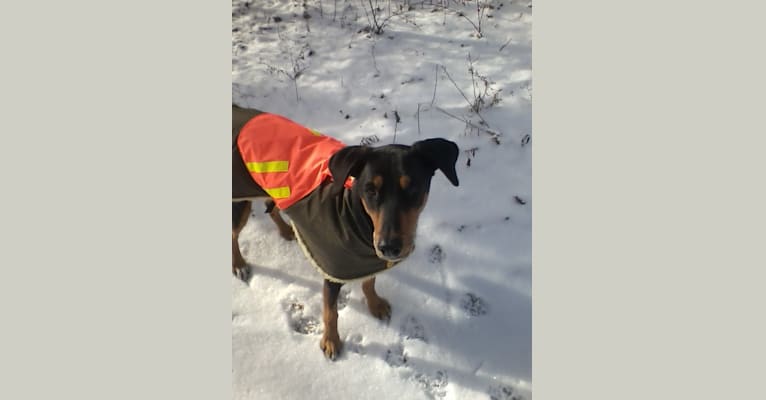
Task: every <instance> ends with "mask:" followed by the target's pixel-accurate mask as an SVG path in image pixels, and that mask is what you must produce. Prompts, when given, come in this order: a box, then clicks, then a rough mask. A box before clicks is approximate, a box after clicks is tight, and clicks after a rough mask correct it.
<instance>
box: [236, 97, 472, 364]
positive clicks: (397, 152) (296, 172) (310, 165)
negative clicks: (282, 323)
mask: <svg viewBox="0 0 766 400" xmlns="http://www.w3.org/2000/svg"><path fill="white" fill-rule="evenodd" d="M458 155H459V150H458V146H457V145H456V144H455V143H454V142H451V141H449V140H445V139H440V138H433V139H426V140H421V141H417V142H415V143H413V144H412V145H411V146H406V145H400V144H390V145H385V146H380V147H367V146H346V145H345V144H343V143H341V142H340V141H337V140H335V139H333V138H331V137H329V136H326V135H323V134H321V133H319V132H316V131H314V130H312V129H309V128H306V127H303V126H301V125H299V124H297V123H295V122H293V121H290V120H289V119H287V118H284V117H281V116H278V115H275V114H271V113H266V112H263V111H259V110H255V109H247V108H241V107H238V106H236V105H232V273H233V274H234V275H236V276H237V277H239V278H240V279H242V280H243V281H247V279H248V277H249V268H248V266H247V264H246V262H245V260H244V259H243V257H242V254H241V252H240V249H239V242H238V237H239V232H240V231H241V230H242V228H243V227H244V226H245V224H246V223H247V220H248V218H249V216H250V212H251V208H252V200H254V199H258V198H262V199H265V201H266V211H267V213H268V214H269V215H270V217H271V219H272V220H273V221H274V223H275V225H276V226H277V228H278V230H279V233H280V235H281V236H282V238H284V239H286V240H293V239H296V240H297V241H298V243H299V245H300V246H301V248H302V250H303V252H304V254H305V255H306V256H307V258H308V259H309V261H310V262H311V263H312V264H313V266H314V267H315V268H316V269H317V270H318V271H319V272H320V273H321V274H322V275H323V276H324V287H323V290H322V297H323V312H322V319H323V323H324V333H323V335H322V338H321V340H320V342H319V346H320V348H321V350H322V351H323V353H324V355H325V356H326V357H327V358H328V359H330V360H335V358H336V357H337V356H338V355H339V354H340V351H341V347H342V343H341V340H340V337H339V335H338V325H337V321H338V309H337V299H338V293H339V291H340V288H341V287H342V286H343V284H344V283H347V282H351V281H362V291H363V292H364V296H365V298H366V300H367V307H368V309H369V311H370V313H371V314H372V315H373V316H374V317H376V318H378V319H381V320H389V319H390V317H391V305H390V303H389V302H388V301H387V300H386V299H384V298H383V297H380V296H379V295H378V293H377V292H376V291H375V275H376V274H377V273H379V272H382V271H385V270H387V269H389V268H392V267H393V266H395V265H397V264H398V263H400V262H401V261H402V260H404V259H405V258H406V257H407V256H409V255H410V254H412V252H413V250H414V248H415V231H416V228H417V222H418V218H419V216H420V213H421V212H422V211H423V208H424V207H425V205H426V201H427V200H428V193H429V189H430V185H431V179H432V177H433V176H434V174H435V171H436V170H440V171H441V172H442V173H443V174H444V175H445V176H446V177H447V179H448V180H449V182H450V183H451V184H452V185H454V186H458V184H459V182H458V177H457V172H456V170H455V164H456V162H457V158H458ZM280 211H281V212H284V213H286V214H287V215H288V216H289V217H290V220H291V224H288V223H286V222H285V220H284V219H283V218H282V216H281V215H280Z"/></svg>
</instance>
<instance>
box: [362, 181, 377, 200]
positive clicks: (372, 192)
mask: <svg viewBox="0 0 766 400" xmlns="http://www.w3.org/2000/svg"><path fill="white" fill-rule="evenodd" d="M364 194H365V195H367V196H368V197H375V196H377V195H378V189H377V188H375V185H373V184H367V185H365V187H364Z"/></svg>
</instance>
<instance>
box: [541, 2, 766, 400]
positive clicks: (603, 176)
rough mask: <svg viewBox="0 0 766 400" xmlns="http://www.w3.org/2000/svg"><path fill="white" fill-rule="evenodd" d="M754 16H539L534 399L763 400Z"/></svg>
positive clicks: (692, 8)
mask: <svg viewBox="0 0 766 400" xmlns="http://www.w3.org/2000/svg"><path fill="white" fill-rule="evenodd" d="M553 3H555V4H553ZM744 3H745V2H726V3H720V2H710V3H709V4H707V3H705V2H661V3H646V2H632V3H631V2H614V1H590V2H581V1H575V2H567V1H557V2H543V1H540V2H535V3H534V4H535V6H534V7H535V8H534V23H533V30H534V50H533V62H534V74H535V93H534V95H535V97H534V116H533V124H534V138H533V140H534V141H535V148H534V152H535V154H534V165H533V171H534V203H535V206H534V215H533V224H534V225H533V226H534V231H533V293H534V299H533V304H534V315H533V332H534V342H533V357H534V359H533V382H534V396H535V399H537V400H549V399H564V398H584V399H608V400H614V399H620V400H624V399H646V398H651V399H655V398H656V399H721V398H726V399H746V398H757V397H758V394H761V393H762V392H763V388H762V379H761V377H760V375H762V374H761V371H763V359H764V356H766V347H765V346H764V339H763V338H764V337H766V329H764V322H763V321H764V319H763V314H764V307H763V305H764V304H766V299H765V298H764V297H766V296H764V293H766V291H764V290H763V288H762V286H763V282H766V280H765V279H764V272H763V271H764V266H766V260H764V251H763V241H764V234H763V226H764V225H766V219H765V217H764V211H763V210H764V207H766V198H765V197H764V189H763V187H764V186H763V182H764V181H766V179H764V171H766V166H764V165H763V164H764V161H763V160H764V159H766V157H764V156H763V153H764V149H766V146H764V135H763V133H764V132H765V131H766V130H765V129H764V123H763V112H762V110H761V108H763V103H764V102H763V93H764V90H763V89H764V84H763V82H764V79H763V76H764V75H763V74H764V71H766V68H764V67H766V65H765V63H764V58H763V54H762V53H763V52H762V51H759V50H756V49H759V48H761V47H763V44H762V38H763V37H766V35H764V33H765V32H763V31H764V28H763V27H764V24H763V23H761V22H760V19H761V18H760V17H761V16H762V15H763V13H762V12H758V11H759V10H756V9H749V10H748V9H744V8H743V4H744ZM753 8H755V7H753ZM761 396H762V394H761Z"/></svg>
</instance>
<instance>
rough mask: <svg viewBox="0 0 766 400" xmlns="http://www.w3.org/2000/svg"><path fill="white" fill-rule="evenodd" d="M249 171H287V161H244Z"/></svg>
mask: <svg viewBox="0 0 766 400" xmlns="http://www.w3.org/2000/svg"><path fill="white" fill-rule="evenodd" d="M246 165H247V170H248V171H250V172H287V167H288V162H287V161H264V162H249V163H246Z"/></svg>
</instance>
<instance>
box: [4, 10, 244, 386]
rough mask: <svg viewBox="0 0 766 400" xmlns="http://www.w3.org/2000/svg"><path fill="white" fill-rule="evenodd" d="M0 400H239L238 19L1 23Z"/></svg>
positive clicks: (64, 13) (98, 13)
mask: <svg viewBox="0 0 766 400" xmlns="http://www.w3.org/2000/svg"><path fill="white" fill-rule="evenodd" d="M2 8H3V12H2V13H0V15H2V17H0V19H2V21H1V22H2V23H1V24H0V26H2V28H0V30H2V33H3V34H2V35H0V42H1V43H2V48H3V72H2V74H1V76H0V80H1V81H2V93H1V94H0V96H2V105H3V117H2V118H0V124H2V128H1V132H2V134H1V135H0V137H1V139H0V142H2V143H0V152H1V153H2V157H0V160H1V161H0V163H2V168H0V169H1V170H2V172H0V174H2V176H0V178H2V182H3V196H2V198H3V200H2V205H0V213H1V214H2V227H3V228H2V231H3V238H4V242H5V245H4V246H3V249H2V251H0V254H2V255H1V256H0V257H2V260H1V261H0V262H2V268H0V270H2V277H0V282H2V283H1V284H0V285H2V289H1V290H0V293H2V297H3V301H1V302H0V304H2V308H1V309H0V315H2V316H3V331H2V335H1V336H2V339H1V340H0V343H2V344H0V354H2V357H0V359H2V361H0V367H2V371H3V384H2V385H0V398H7V399H20V398H45V399H65V398H66V399H68V398H77V399H131V400H133V399H146V398H157V399H205V400H210V399H226V398H231V395H232V392H231V372H230V371H231V332H230V325H229V321H228V319H227V318H226V316H227V315H228V310H229V309H230V308H231V300H230V298H231V289H230V288H231V279H232V278H231V273H230V267H229V263H230V260H229V257H230V256H229V254H230V250H229V244H228V239H227V230H228V226H227V225H228V223H227V218H226V216H227V214H228V211H229V208H230V206H229V198H230V194H229V187H230V183H229V182H230V178H229V177H230V171H229V169H228V165H229V156H228V154H229V153H228V146H229V143H228V140H229V139H228V137H229V133H228V131H229V124H230V122H229V119H230V111H229V101H230V99H231V54H230V53H231V52H230V49H231V47H230V46H231V36H230V29H231V28H230V27H231V16H230V11H231V6H230V4H229V3H227V2H188V1H186V2H181V1H172V2H148V1H143V2H135V1H134V2H130V3H124V4H120V5H119V6H116V7H111V6H109V5H107V4H103V3H99V2H81V1H80V2H66V3H60V2H43V3H41V2H35V3H28V4H27V3H18V4H14V7H13V9H9V7H2Z"/></svg>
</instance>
